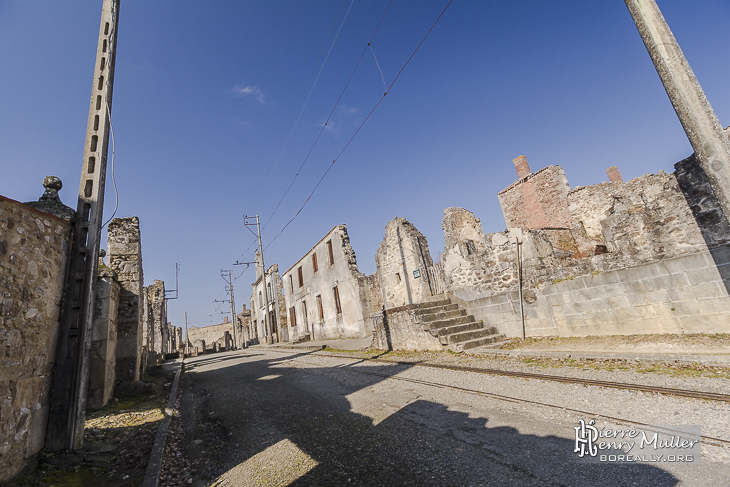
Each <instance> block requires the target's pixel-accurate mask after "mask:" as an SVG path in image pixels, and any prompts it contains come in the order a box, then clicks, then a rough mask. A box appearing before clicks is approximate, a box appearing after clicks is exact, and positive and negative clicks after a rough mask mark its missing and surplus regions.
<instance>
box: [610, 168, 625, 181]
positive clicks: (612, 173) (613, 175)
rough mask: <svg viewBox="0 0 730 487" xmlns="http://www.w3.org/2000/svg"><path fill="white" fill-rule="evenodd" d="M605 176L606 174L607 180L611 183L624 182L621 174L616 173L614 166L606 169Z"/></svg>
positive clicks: (616, 169)
mask: <svg viewBox="0 0 730 487" xmlns="http://www.w3.org/2000/svg"><path fill="white" fill-rule="evenodd" d="M606 174H608V180H609V181H611V182H612V183H622V182H623V181H624V178H622V177H621V173H620V172H618V167H616V166H611V167H609V168H608V169H606Z"/></svg>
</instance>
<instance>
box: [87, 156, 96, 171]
mask: <svg viewBox="0 0 730 487" xmlns="http://www.w3.org/2000/svg"><path fill="white" fill-rule="evenodd" d="M87 168H88V169H87V170H88V172H89V174H92V173H93V172H94V169H96V157H94V156H91V157H89V164H87Z"/></svg>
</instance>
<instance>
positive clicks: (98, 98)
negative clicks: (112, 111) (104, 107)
mask: <svg viewBox="0 0 730 487" xmlns="http://www.w3.org/2000/svg"><path fill="white" fill-rule="evenodd" d="M96 109H97V110H101V95H96Z"/></svg>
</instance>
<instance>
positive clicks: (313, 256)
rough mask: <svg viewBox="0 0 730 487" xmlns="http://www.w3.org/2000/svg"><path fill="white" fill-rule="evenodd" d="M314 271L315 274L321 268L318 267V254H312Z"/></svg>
mask: <svg viewBox="0 0 730 487" xmlns="http://www.w3.org/2000/svg"><path fill="white" fill-rule="evenodd" d="M312 269H314V273H315V274H316V273H317V271H318V270H319V267H317V252H315V253H313V254H312Z"/></svg>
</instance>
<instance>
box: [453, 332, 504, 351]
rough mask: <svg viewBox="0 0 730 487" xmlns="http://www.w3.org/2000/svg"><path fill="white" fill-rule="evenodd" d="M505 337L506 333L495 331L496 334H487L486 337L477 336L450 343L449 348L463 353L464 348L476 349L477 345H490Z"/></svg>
mask: <svg viewBox="0 0 730 487" xmlns="http://www.w3.org/2000/svg"><path fill="white" fill-rule="evenodd" d="M505 338H506V337H505V335H504V334H502V333H500V334H496V333H495V334H492V335H487V336H485V337H481V338H475V339H473V340H468V341H465V342H459V343H454V344H451V345H449V349H450V350H452V351H454V352H457V353H461V352H463V351H464V350H473V349H475V348H477V347H483V346H485V345H488V344H490V343H495V342H499V341H502V340H504V339H505Z"/></svg>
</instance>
